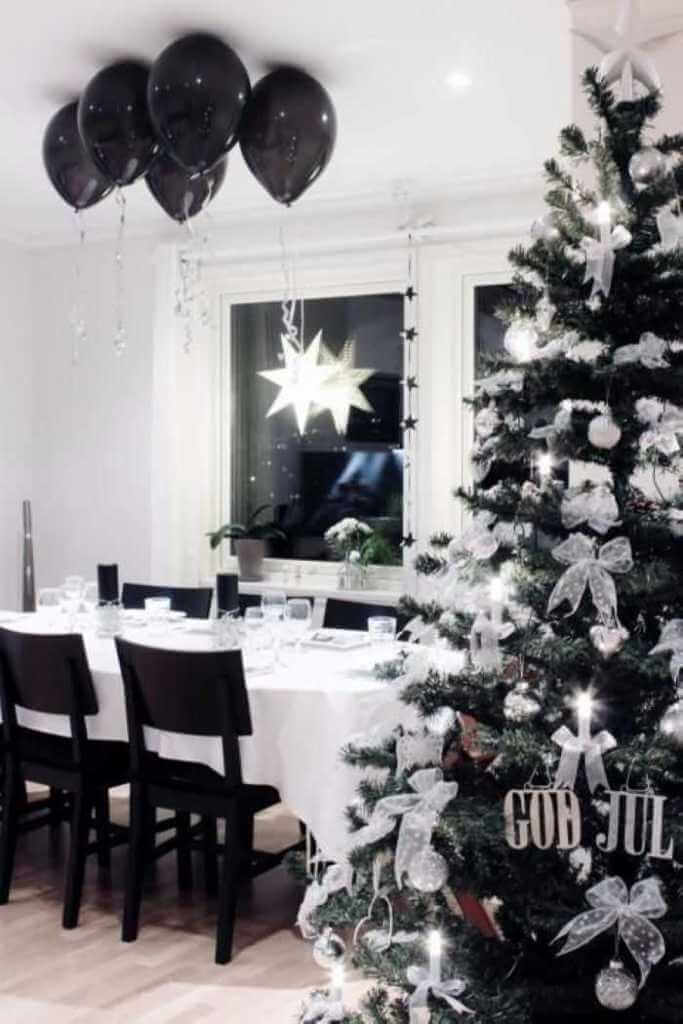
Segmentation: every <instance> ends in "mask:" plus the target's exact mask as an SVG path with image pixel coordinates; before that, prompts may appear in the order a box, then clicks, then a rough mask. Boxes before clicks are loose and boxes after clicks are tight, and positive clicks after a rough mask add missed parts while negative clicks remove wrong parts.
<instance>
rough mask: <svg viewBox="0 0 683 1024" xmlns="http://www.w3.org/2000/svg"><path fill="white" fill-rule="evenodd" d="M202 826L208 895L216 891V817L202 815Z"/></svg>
mask: <svg viewBox="0 0 683 1024" xmlns="http://www.w3.org/2000/svg"><path fill="white" fill-rule="evenodd" d="M202 827H203V833H202V836H203V838H202V848H203V852H204V880H205V884H206V892H207V895H208V896H215V895H216V893H217V892H218V848H217V847H218V836H217V829H216V819H215V818H209V817H203V818H202Z"/></svg>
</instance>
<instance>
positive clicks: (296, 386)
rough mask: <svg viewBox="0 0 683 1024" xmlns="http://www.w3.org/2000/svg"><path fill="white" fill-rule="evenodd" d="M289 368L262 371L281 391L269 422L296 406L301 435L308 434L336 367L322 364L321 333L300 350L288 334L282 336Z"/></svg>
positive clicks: (297, 423)
mask: <svg viewBox="0 0 683 1024" xmlns="http://www.w3.org/2000/svg"><path fill="white" fill-rule="evenodd" d="M280 340H281V342H282V353H283V355H284V359H285V365H284V367H283V368H282V369H280V370H259V371H258V374H259V377H264V378H265V379H266V380H268V381H270V382H271V384H276V385H277V387H279V388H280V392H279V394H278V395H277V397H276V398H275V401H274V402H273V404H272V405H271V407H270V409H269V410H268V412H267V413H266V419H268V418H269V417H270V416H275V415H276V414H277V413H278V412H282V410H283V409H286V408H287V407H288V406H290V405H291V406H292V408H293V409H294V414H295V416H296V425H297V427H298V428H299V433H300V434H304V433H305V432H306V424H307V423H308V419H309V416H310V415H311V413H312V410H313V407H314V406H316V405H320V403H321V394H322V389H323V386H324V384H325V383H326V382H327V381H328V380H329V379H330V378H331V377H332V376H333V375H334V373H335V367H334V366H332V365H330V364H329V363H322V362H321V361H320V357H321V346H322V332H321V331H318V333H317V334H316V336H315V338H314V339H313V341H312V342H311V344H310V345H309V346H308V348H307V349H300V348H299V347H298V346H297V345H296V344H294V343H293V342H292V341H291V340H290V338H288V337H287V335H286V334H283V335H281V336H280Z"/></svg>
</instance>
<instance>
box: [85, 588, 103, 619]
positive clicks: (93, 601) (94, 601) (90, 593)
mask: <svg viewBox="0 0 683 1024" xmlns="http://www.w3.org/2000/svg"><path fill="white" fill-rule="evenodd" d="M99 597H100V595H99V590H98V587H97V584H96V583H93V582H88V583H86V584H85V586H84V587H83V605H84V607H85V610H86V611H87V612H88V614H89V615H90V616H91V617H92V615H94V613H95V609H96V608H97V605H98V604H99Z"/></svg>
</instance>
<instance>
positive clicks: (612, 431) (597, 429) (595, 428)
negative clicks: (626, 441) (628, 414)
mask: <svg viewBox="0 0 683 1024" xmlns="http://www.w3.org/2000/svg"><path fill="white" fill-rule="evenodd" d="M588 440H589V441H590V443H591V444H592V445H594V447H595V448H603V449H605V450H607V451H608V450H609V449H610V448H614V447H615V446H616V445H618V444H619V441H620V440H621V430H620V429H619V427H618V426H617V425H616V423H615V422H614V420H613V419H612V417H611V416H608V415H605V414H603V415H601V416H596V417H595V418H594V419H592V420H591V421H590V423H589V424H588Z"/></svg>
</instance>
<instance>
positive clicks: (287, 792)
mask: <svg viewBox="0 0 683 1024" xmlns="http://www.w3.org/2000/svg"><path fill="white" fill-rule="evenodd" d="M0 625H2V626H5V627H6V628H9V629H19V630H22V631H26V632H41V631H43V630H45V629H46V624H45V620H44V618H43V616H42V615H41V614H38V615H23V616H21V617H20V618H16V619H15V620H13V621H7V620H5V621H3V616H1V615H0ZM202 628H204V629H206V628H207V627H206V625H204V627H202V626H198V625H195V624H192V623H188V624H187V628H186V629H184V630H180V629H178V630H177V631H173V632H171V633H167V634H165V635H163V636H158V635H156V636H153V635H149V634H148V632H147V630H143V629H139V628H136V629H130V630H129V631H126V633H125V634H124V635H125V636H126V637H127V639H130V640H132V641H133V642H136V643H149V644H150V645H152V646H159V647H161V646H164V647H172V648H176V649H182V650H188V649H189V650H193V649H194V650H206V649H207V648H208V647H209V645H210V636H209V635H208V632H200V630H201V629H202ZM83 638H84V641H85V648H86V652H87V657H88V662H89V665H90V670H91V672H92V677H93V683H94V686H95V692H96V694H97V701H98V705H99V713H98V714H97V715H95V716H92V717H89V718H88V719H87V726H88V735H89V736H90V737H91V738H92V739H106V740H127V738H128V734H127V728H126V711H125V701H124V694H123V683H122V680H121V672H120V669H119V665H118V660H117V657H116V648H115V646H114V641H113V640H110V639H103V638H100V637H98V636H96V634H95V633H94V632H93V631H91V630H88V629H87V628H85V627H84V629H83ZM374 661H375V655H374V654H373V651H372V649H371V648H368V647H363V648H360V649H358V650H353V651H348V652H345V653H343V654H341V653H338V652H335V651H327V650H323V651H317V650H315V651H314V650H307V649H305V648H304V649H303V651H302V654H301V655H300V656H299V657H298V658H295V659H294V660H293V661H292V663H291V664H290V665H289V666H287V667H283V666H277V667H276V668H274V669H273V670H269V671H267V672H264V671H260V672H250V671H247V675H246V679H247V689H248V692H249V703H250V707H251V717H252V725H253V735H252V736H248V737H243V738H242V739H241V741H240V748H241V756H242V772H243V777H244V780H245V782H249V783H259V784H266V785H270V786H274V787H275V788H276V789H277V790H278V792H279V793H280V796H281V798H282V801H283V802H284V803H285V804H286V805H287V806H288V807H289V809H290V810H291V811H292V813H294V814H295V815H296V816H297V817H298V818H300V819H301V820H302V821H304V822H306V824H307V825H308V827H309V828H310V829H311V831H312V832H313V834H314V835H315V837H316V839H317V841H318V844H319V846H320V847H321V850H322V852H323V854H324V855H325V856H326V857H329V858H330V859H333V860H339V859H340V858H342V857H343V855H344V851H345V850H346V848H347V846H348V838H347V830H346V818H345V814H344V811H345V808H346V807H347V806H348V805H349V803H351V801H352V800H353V799H354V798H355V796H356V788H357V785H358V781H359V777H360V773H359V772H358V771H356V770H354V769H352V768H349V767H348V766H347V765H345V764H344V763H343V761H342V760H341V756H340V751H341V748H342V746H343V745H344V744H345V743H346V742H347V741H348V740H349V739H351V738H352V737H354V736H359V735H367V734H368V733H369V732H370V731H372V730H376V729H377V728H378V727H381V729H382V732H384V731H385V730H386V732H387V733H388V732H389V731H390V730H391V729H392V728H393V727H394V726H395V725H397V724H398V723H399V722H401V721H402V722H405V720H406V718H407V717H408V714H409V712H408V710H407V708H406V706H405V705H403V704H401V703H400V701H398V700H397V697H396V691H395V689H394V687H392V686H391V684H385V683H381V682H378V681H377V680H376V679H375V678H374V675H373V671H372V668H373V664H374ZM18 719H19V721H20V723H21V724H22V725H25V726H27V727H29V728H32V729H40V730H41V731H44V732H53V733H58V734H60V735H65V736H68V735H69V734H70V730H69V721H68V718H66V717H61V716H59V715H42V714H37V713H36V712H31V711H27V710H21V709H19V713H18ZM146 742H147V745H148V748H149V749H153V750H156V751H157V752H158V753H159V754H160V755H161V756H162V757H173V758H177V759H179V760H188V761H198V762H201V763H203V764H206V765H208V766H209V767H211V768H213V769H214V770H216V771H220V772H222V770H223V757H222V749H221V743H220V740H217V739H213V738H207V737H203V736H190V735H179V734H172V733H160V732H158V731H157V730H151V729H149V730H146Z"/></svg>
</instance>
